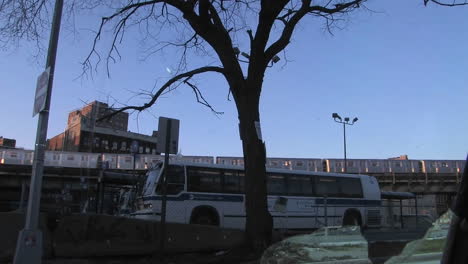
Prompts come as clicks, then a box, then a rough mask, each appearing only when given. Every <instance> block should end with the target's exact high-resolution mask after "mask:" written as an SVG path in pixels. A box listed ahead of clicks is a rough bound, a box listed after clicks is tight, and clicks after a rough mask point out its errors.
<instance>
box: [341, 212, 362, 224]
mask: <svg viewBox="0 0 468 264" xmlns="http://www.w3.org/2000/svg"><path fill="white" fill-rule="evenodd" d="M343 226H359V227H361V226H362V221H361V215H360V214H359V213H357V212H347V213H346V214H345V217H344V218H343Z"/></svg>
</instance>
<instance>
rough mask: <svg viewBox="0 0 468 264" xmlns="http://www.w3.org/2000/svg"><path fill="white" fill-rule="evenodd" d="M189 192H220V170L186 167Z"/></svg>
mask: <svg viewBox="0 0 468 264" xmlns="http://www.w3.org/2000/svg"><path fill="white" fill-rule="evenodd" d="M187 174H188V188H187V190H188V191H190V192H221V191H222V186H221V172H220V171H219V170H215V169H207V168H197V167H192V168H190V167H189V168H187Z"/></svg>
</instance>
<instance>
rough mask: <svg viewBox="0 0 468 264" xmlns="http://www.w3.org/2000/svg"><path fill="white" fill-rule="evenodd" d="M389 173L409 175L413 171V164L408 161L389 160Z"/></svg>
mask: <svg viewBox="0 0 468 264" xmlns="http://www.w3.org/2000/svg"><path fill="white" fill-rule="evenodd" d="M387 163H388V169H389V171H388V172H391V173H409V172H412V170H411V163H410V162H409V161H408V160H388V161H387Z"/></svg>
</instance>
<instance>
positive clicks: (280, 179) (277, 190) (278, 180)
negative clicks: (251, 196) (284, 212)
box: [267, 174, 286, 195]
mask: <svg viewBox="0 0 468 264" xmlns="http://www.w3.org/2000/svg"><path fill="white" fill-rule="evenodd" d="M285 185H286V184H285V180H284V176H283V175H278V174H272V175H268V183H267V192H268V194H277V195H282V194H286V188H285Z"/></svg>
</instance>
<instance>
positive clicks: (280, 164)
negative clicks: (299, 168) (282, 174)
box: [266, 158, 292, 170]
mask: <svg viewBox="0 0 468 264" xmlns="http://www.w3.org/2000/svg"><path fill="white" fill-rule="evenodd" d="M266 167H267V168H275V169H286V170H292V161H291V159H287V158H267V159H266Z"/></svg>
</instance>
